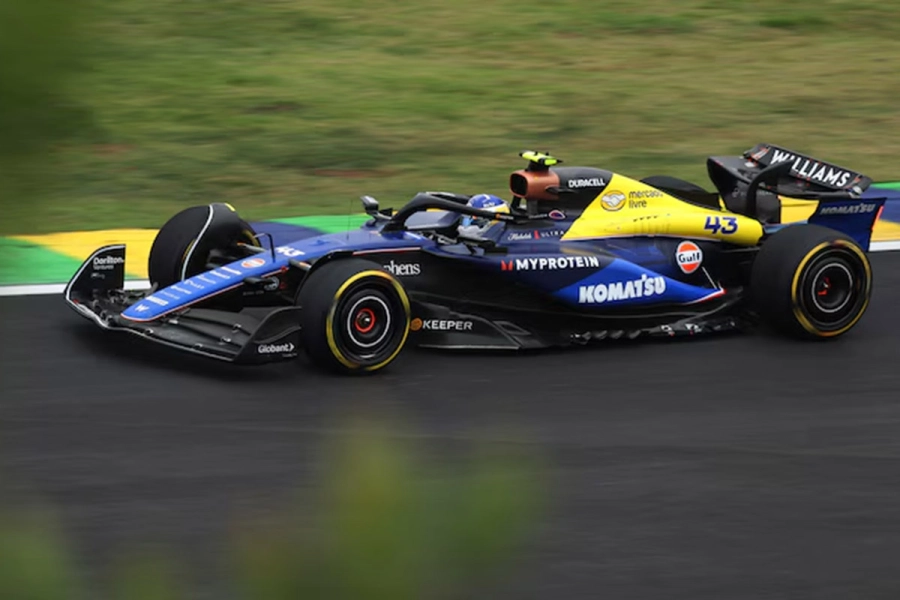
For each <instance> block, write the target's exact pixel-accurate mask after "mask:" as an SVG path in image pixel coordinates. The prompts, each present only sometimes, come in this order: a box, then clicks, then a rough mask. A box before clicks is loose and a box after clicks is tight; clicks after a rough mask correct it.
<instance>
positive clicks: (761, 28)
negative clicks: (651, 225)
mask: <svg viewBox="0 0 900 600" xmlns="http://www.w3.org/2000/svg"><path fill="white" fill-rule="evenodd" d="M18 5H22V6H32V5H34V6H48V5H54V6H56V7H57V8H61V9H62V10H63V13H64V14H67V13H66V11H68V10H69V8H67V7H70V6H75V5H78V2H77V0H70V2H68V3H67V2H63V1H62V0H57V1H56V2H54V1H53V0H33V1H31V2H28V3H24V2H21V0H6V2H5V3H4V6H7V7H8V6H18ZM90 8H91V10H90V11H87V10H82V11H81V12H80V13H78V14H75V13H72V20H69V21H65V20H59V19H58V21H59V22H58V23H57V24H56V25H54V27H56V28H57V29H59V28H63V30H62V34H63V35H60V36H56V35H54V39H53V40H52V43H50V44H49V46H48V47H49V48H56V49H57V51H59V52H64V53H65V56H66V57H67V58H70V59H74V58H77V59H78V63H77V65H76V64H75V63H74V62H72V61H69V62H67V63H65V64H63V65H62V66H61V67H59V66H58V67H54V68H55V69H56V70H55V71H54V70H53V69H51V68H49V67H47V65H46V64H45V62H44V61H41V60H37V59H34V60H33V59H32V58H30V56H31V55H28V54H21V53H18V54H15V53H13V54H10V50H9V44H5V45H3V46H0V48H3V50H2V55H0V63H2V64H8V63H10V62H12V63H18V62H19V61H20V60H24V61H25V62H24V65H25V66H24V67H23V68H24V69H25V70H26V73H31V72H32V71H31V69H34V71H33V73H34V74H35V77H36V76H37V74H38V73H41V72H42V69H48V71H47V72H48V73H50V82H51V84H52V85H55V82H59V81H61V80H62V79H61V77H60V75H59V74H60V72H61V71H60V70H59V69H61V68H67V67H71V69H69V70H67V71H66V72H65V73H66V74H67V75H70V76H69V77H67V78H66V79H65V82H64V83H65V87H64V91H65V94H66V95H65V96H64V97H63V98H64V99H63V100H60V101H59V103H58V104H54V105H53V109H52V110H51V111H50V112H52V113H53V114H54V115H56V116H55V117H54V118H58V119H62V120H63V121H64V123H65V124H64V125H59V126H58V127H53V128H51V130H52V131H53V133H54V139H53V140H52V143H49V144H46V145H45V146H46V148H47V149H48V153H47V156H48V157H52V158H53V159H54V161H55V162H54V164H53V166H52V167H49V168H47V169H48V170H47V171H45V173H44V176H42V177H39V178H38V179H37V180H36V181H37V183H38V184H40V186H39V187H40V191H41V192H42V194H41V196H40V198H41V201H40V204H35V203H33V202H31V201H25V200H23V199H24V198H26V196H17V195H11V194H9V193H7V194H6V198H5V200H4V202H5V206H4V209H3V216H2V220H0V233H13V232H34V231H49V230H59V229H73V228H79V227H90V228H100V227H113V226H158V225H159V224H161V222H162V221H163V220H165V219H166V218H167V217H168V216H169V215H171V214H172V213H173V212H174V211H176V210H178V209H180V208H183V207H185V206H187V205H191V204H197V203H206V202H208V201H213V200H218V201H229V202H232V203H233V204H235V205H236V206H237V207H238V208H239V209H240V210H241V211H242V212H243V213H245V215H246V216H248V217H249V218H264V217H274V216H294V215H302V214H311V213H345V212H347V211H348V210H353V211H354V212H356V211H358V210H359V207H358V205H357V200H356V198H357V197H358V196H359V195H361V194H363V193H369V194H373V195H375V196H377V197H383V198H384V199H385V200H386V201H387V203H388V204H393V205H397V204H398V203H400V202H403V201H405V200H406V199H408V198H409V197H411V195H412V194H413V193H414V192H415V191H418V190H422V189H454V190H458V191H463V192H476V191H492V192H495V193H504V192H505V185H506V177H507V175H508V172H509V171H510V170H512V169H515V168H519V166H520V160H519V159H518V157H517V156H516V153H517V152H518V151H519V150H521V149H523V148H525V147H537V148H539V149H549V150H551V151H553V152H554V153H556V154H557V155H559V156H561V157H562V158H564V159H567V160H568V162H569V164H573V163H575V164H595V165H603V166H606V167H608V168H611V169H615V170H621V171H624V172H627V173H631V174H634V175H638V176H644V175H649V174H651V173H656V172H667V173H674V174H681V175H683V176H686V177H687V178H689V179H695V180H698V181H699V182H701V183H705V182H706V175H705V166H704V158H705V157H706V156H707V155H710V154H721V153H734V152H739V151H742V150H744V149H746V148H749V147H751V146H752V145H753V144H754V143H756V142H758V141H763V140H765V141H772V142H775V143H780V144H782V145H786V146H788V147H793V148H796V149H798V150H802V151H804V152H807V153H811V154H814V155H817V156H821V157H823V158H825V159H828V160H832V161H835V162H837V163H841V164H846V165H847V166H850V167H853V168H857V169H860V170H862V171H864V172H866V173H867V174H869V175H871V176H873V177H875V178H876V180H885V179H893V178H898V177H900V164H898V158H900V109H898V103H897V98H898V97H900V77H897V73H898V72H900V19H898V16H900V3H896V2H880V1H874V0H794V1H792V2H790V3H784V2H781V1H780V0H754V1H752V2H751V1H744V0H734V1H732V2H712V1H711V0H643V1H641V2H631V1H629V0H596V1H589V0H561V1H559V2H554V3H546V2H542V1H540V0H515V1H514V0H492V1H491V2H481V1H478V0H458V1H457V2H454V3H446V2H443V1H442V0H420V1H419V2H415V3H396V2H387V1H384V0H364V1H363V0H330V1H328V2H326V1H323V0H304V1H302V2H301V1H299V0H258V1H255V2H249V1H247V0H215V1H214V0H191V1H184V0H152V1H151V0H129V1H128V2H120V1H115V0H92V1H91V4H90ZM75 17H79V18H80V20H78V21H76V20H75ZM72 23H77V24H78V25H79V26H80V27H79V28H78V29H77V30H76V29H74V28H72V27H69V25H71V24H72ZM64 25H66V27H68V28H65V27H63V26H64ZM0 27H3V25H2V23H0ZM7 29H8V30H10V29H11V28H9V27H7ZM73 32H74V33H77V35H78V38H77V39H78V40H79V42H78V43H77V44H74V45H73V44H69V43H61V44H62V45H59V43H58V42H57V38H61V39H63V40H65V39H69V38H67V37H66V35H68V34H70V33H73ZM3 34H4V31H2V30H0V39H2V37H3ZM42 35H44V34H42ZM47 38H49V36H48V35H45V36H44V38H42V39H44V40H45V41H48V40H47ZM13 50H15V49H13ZM10 57H12V59H11V58H10ZM25 57H28V58H27V59H26V58H25ZM16 75H17V77H24V75H23V74H22V73H17V74H16ZM0 85H2V84H0ZM61 85H62V84H60V86H61ZM60 89H63V88H62V87H60ZM55 97H57V98H59V96H55ZM0 102H2V104H0V110H2V111H8V110H9V102H8V101H7V100H4V99H3V98H2V95H0ZM28 106H30V107H31V108H29V110H32V108H33V110H34V111H44V110H45V109H46V108H47V106H48V104H47V102H39V103H37V104H34V103H29V105H28ZM65 107H68V108H65ZM20 108H21V107H20ZM10 114H13V115H15V114H16V110H15V108H14V110H13V111H12V113H10ZM12 120H13V121H14V122H18V121H19V119H18V118H16V117H12ZM27 122H28V123H30V121H27ZM47 122H48V123H49V122H50V121H47ZM53 122H55V121H53ZM40 139H43V138H40ZM41 168H46V167H44V164H43V163H42V164H41ZM51 175H52V176H51ZM504 195H506V194H505V193H504Z"/></svg>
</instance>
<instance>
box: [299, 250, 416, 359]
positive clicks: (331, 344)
mask: <svg viewBox="0 0 900 600" xmlns="http://www.w3.org/2000/svg"><path fill="white" fill-rule="evenodd" d="M296 303H297V304H298V305H299V306H300V307H302V309H303V310H302V313H301V331H300V335H301V339H302V341H303V346H304V348H305V350H306V354H307V356H309V358H310V360H311V361H312V362H313V363H314V364H316V365H318V366H320V367H324V368H326V369H329V370H332V371H338V372H342V373H354V374H364V373H374V372H376V371H380V370H381V369H383V368H385V367H386V366H388V365H389V364H390V363H391V362H393V361H394V359H396V358H397V356H398V355H399V354H400V351H401V350H402V349H403V347H404V345H405V344H406V339H407V336H408V335H409V322H410V305H409V297H408V296H407V294H406V291H405V290H404V289H403V286H402V285H401V284H400V282H399V281H397V279H395V278H394V277H393V276H392V275H391V274H390V273H387V272H386V271H384V270H383V269H382V268H381V267H380V266H378V265H376V264H374V263H371V262H369V261H366V260H361V259H337V260H335V261H333V262H329V263H326V264H324V265H322V266H321V267H319V268H317V269H315V270H313V271H312V273H310V274H309V276H308V279H307V280H306V281H305V282H303V285H302V286H301V287H300V290H299V291H298V292H297V298H296Z"/></svg>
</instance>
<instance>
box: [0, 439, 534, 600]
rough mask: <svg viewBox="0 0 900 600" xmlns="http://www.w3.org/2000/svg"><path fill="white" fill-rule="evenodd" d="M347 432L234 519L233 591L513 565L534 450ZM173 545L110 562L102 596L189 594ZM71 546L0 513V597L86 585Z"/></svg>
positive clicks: (528, 500) (464, 575) (463, 585)
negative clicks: (277, 496)
mask: <svg viewBox="0 0 900 600" xmlns="http://www.w3.org/2000/svg"><path fill="white" fill-rule="evenodd" d="M359 431H360V433H359V434H358V435H354V436H352V437H350V438H347V439H346V440H345V441H344V442H342V443H341V444H340V445H338V446H336V448H334V449H333V452H332V454H331V456H332V460H331V461H330V464H329V465H328V470H327V471H326V475H325V477H324V481H322V482H320V483H321V485H320V486H319V487H318V490H319V493H318V494H317V495H316V496H315V497H314V498H304V499H303V501H302V502H301V501H298V503H297V505H296V506H295V507H290V508H288V509H286V510H284V511H282V512H280V513H279V514H277V515H276V516H274V517H269V518H267V519H266V520H265V521H254V522H250V521H244V522H241V523H240V524H239V526H236V527H235V529H234V535H233V536H232V537H233V540H232V541H233V545H232V547H231V549H230V550H229V551H226V552H223V553H222V554H223V555H225V556H230V564H228V565H225V568H224V569H223V571H224V572H226V573H229V574H230V578H227V580H226V581H225V582H223V588H227V590H228V592H229V594H231V593H233V594H234V596H233V597H234V598H246V599H248V600H251V599H252V600H289V599H291V600H296V599H301V598H328V599H329V600H342V599H346V600H351V599H352V600H358V599H362V598H365V599H367V600H405V599H406V600H414V599H415V600H418V599H423V598H449V597H459V596H460V595H469V594H471V593H472V591H473V590H478V591H479V592H481V591H484V590H485V589H489V586H490V585H491V584H492V579H493V580H494V581H496V579H497V578H498V577H502V574H503V572H504V568H505V567H510V566H512V564H511V563H512V561H513V560H514V559H515V558H517V556H518V554H517V551H518V550H520V548H521V546H522V545H523V543H525V542H526V541H527V539H528V536H529V535H531V534H532V529H533V528H534V523H535V521H536V518H537V517H538V515H539V511H540V508H541V505H542V500H543V497H542V495H541V486H540V485H539V474H538V471H537V470H536V467H537V464H536V463H535V462H534V461H533V457H532V458H525V457H523V456H516V457H511V456H509V455H499V454H496V453H491V452H479V451H476V452H475V453H474V454H473V457H472V458H471V460H470V462H468V463H466V464H462V465H461V464H456V465H453V466H448V464H447V463H446V462H435V463H432V462H426V461H424V460H422V459H421V458H418V457H420V456H421V455H420V454H419V451H420V449H419V448H414V447H412V446H411V445H408V444H401V443H399V442H397V441H396V440H397V438H396V437H393V436H392V435H391V432H390V431H389V430H387V429H376V428H373V427H366V428H362V429H359ZM0 500H2V498H0ZM301 505H302V506H303V509H304V510H301V508H300V507H301ZM310 507H314V508H312V509H310ZM121 550H123V556H129V555H128V554H127V552H128V551H130V550H131V549H121ZM173 550H175V551H176V552H175V553H173V554H172V555H171V556H169V557H163V558H160V557H158V556H156V557H150V558H147V557H144V558H140V559H128V560H123V561H122V563H121V564H119V565H117V566H115V567H114V566H111V567H110V569H111V570H112V571H111V581H113V582H114V584H113V585H112V586H111V587H112V588H113V589H112V590H111V592H110V595H109V596H108V597H110V598H121V599H122V600H182V599H185V598H188V597H191V592H190V590H189V589H188V588H189V585H190V584H189V583H188V582H189V581H190V579H191V575H192V574H190V573H185V572H184V567H183V565H182V564H179V563H177V562H176V561H175V559H174V556H177V549H173ZM69 551H70V549H69V548H68V547H67V545H66V543H65V541H64V540H62V539H61V538H60V537H59V535H58V532H57V530H56V529H54V528H53V527H51V526H50V524H49V521H48V518H47V515H42V514H41V513H30V514H29V515H27V516H26V517H23V516H22V515H12V514H7V515H5V516H4V515H0V598H4V599H6V598H9V599H13V598H15V599H16V600H79V599H82V598H85V599H86V598H89V597H97V596H96V591H92V592H89V591H88V590H87V589H86V588H85V586H83V583H84V580H85V579H84V578H83V577H79V574H78V573H77V572H76V569H75V567H74V564H75V563H74V561H72V560H71V559H70V556H71V555H70V554H69ZM130 556H140V554H132V555H130ZM104 597H107V596H106V595H104ZM229 597H232V596H230V595H229Z"/></svg>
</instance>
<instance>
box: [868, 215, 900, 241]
mask: <svg viewBox="0 0 900 600" xmlns="http://www.w3.org/2000/svg"><path fill="white" fill-rule="evenodd" d="M872 241H873V242H895V241H900V224H898V223H892V222H891V221H885V220H884V219H878V222H877V223H875V229H874V230H873V231H872Z"/></svg>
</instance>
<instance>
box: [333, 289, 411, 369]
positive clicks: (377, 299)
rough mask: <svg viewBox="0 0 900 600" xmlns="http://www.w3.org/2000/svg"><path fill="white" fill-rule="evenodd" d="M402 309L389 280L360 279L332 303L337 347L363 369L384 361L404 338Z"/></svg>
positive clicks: (403, 311) (403, 310)
mask: <svg viewBox="0 0 900 600" xmlns="http://www.w3.org/2000/svg"><path fill="white" fill-rule="evenodd" d="M405 312H406V309H405V306H404V304H403V302H402V300H401V299H400V298H398V297H397V294H396V293H395V291H394V290H393V287H392V286H391V284H390V282H389V281H386V280H385V281H384V283H382V282H381V281H372V280H368V281H366V280H363V281H360V282H359V283H358V284H357V285H355V286H353V287H352V288H350V289H348V290H347V291H346V292H345V293H344V294H343V295H342V297H341V298H340V299H339V300H338V302H337V305H336V306H335V314H334V319H333V321H332V327H333V329H334V332H333V333H334V342H335V345H336V346H337V350H338V351H339V352H340V353H341V354H342V355H343V356H344V357H345V358H346V359H348V360H349V361H351V362H352V363H354V364H357V365H359V366H360V367H363V368H365V367H369V366H371V365H376V364H379V363H382V362H384V361H385V360H386V359H387V358H389V357H391V355H393V354H394V353H395V351H396V350H397V348H398V346H399V345H400V344H402V343H403V341H404V340H405V328H404V324H405V323H406V319H404V318H402V317H403V316H404V315H405Z"/></svg>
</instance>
